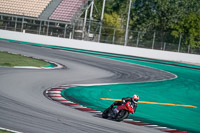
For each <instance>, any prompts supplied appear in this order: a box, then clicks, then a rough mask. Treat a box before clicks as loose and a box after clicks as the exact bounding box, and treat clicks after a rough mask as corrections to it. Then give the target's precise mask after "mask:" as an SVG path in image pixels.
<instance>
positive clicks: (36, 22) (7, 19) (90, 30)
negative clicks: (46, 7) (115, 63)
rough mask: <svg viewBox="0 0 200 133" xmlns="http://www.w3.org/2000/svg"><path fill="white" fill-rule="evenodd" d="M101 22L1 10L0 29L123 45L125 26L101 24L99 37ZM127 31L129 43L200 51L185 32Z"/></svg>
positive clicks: (160, 48) (181, 50)
mask: <svg viewBox="0 0 200 133" xmlns="http://www.w3.org/2000/svg"><path fill="white" fill-rule="evenodd" d="M100 25H101V23H100V22H98V21H94V20H93V21H87V22H86V24H84V20H83V19H79V20H74V21H73V22H71V23H65V22H59V21H51V20H40V19H38V18H28V17H23V16H21V17H20V16H17V17H16V16H14V15H13V16H11V15H10V16H7V15H6V14H0V29H4V30H11V31H18V32H26V33H32V34H40V35H47V36H55V37H61V38H70V39H78V40H86V41H94V42H101V43H108V44H115V45H124V41H125V40H124V38H125V29H116V28H112V27H106V26H104V25H102V31H101V35H100V40H99V38H98V37H99V29H100ZM84 26H85V27H84ZM128 35H129V36H128V40H127V46H130V47H139V48H148V49H156V50H163V51H173V52H181V53H191V54H200V48H191V47H190V45H185V44H184V36H182V35H179V37H178V38H175V37H174V36H172V35H171V33H170V32H164V33H161V32H159V31H146V32H142V31H132V30H129V33H128Z"/></svg>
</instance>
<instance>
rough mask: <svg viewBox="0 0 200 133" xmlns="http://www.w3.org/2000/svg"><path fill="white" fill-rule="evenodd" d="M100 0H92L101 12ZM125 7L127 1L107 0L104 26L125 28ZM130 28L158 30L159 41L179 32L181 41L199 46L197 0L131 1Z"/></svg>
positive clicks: (199, 25)
mask: <svg viewBox="0 0 200 133" xmlns="http://www.w3.org/2000/svg"><path fill="white" fill-rule="evenodd" d="M102 3H103V0H95V5H96V7H97V9H98V10H99V11H100V12H101V9H102ZM128 6H129V0H106V6H105V13H104V19H103V25H104V26H109V27H113V28H125V26H126V21H127V14H128ZM96 16H97V19H99V18H100V15H96ZM98 17H99V18H98ZM129 29H130V30H135V31H159V32H160V36H161V41H162V42H164V34H165V33H166V32H170V34H171V35H172V36H173V37H174V38H179V37H180V35H181V36H182V38H183V42H184V44H186V45H190V46H191V47H193V48H200V1H199V0H132V7H131V14H130V24H129ZM106 32H108V33H109V31H106ZM122 34H123V33H122Z"/></svg>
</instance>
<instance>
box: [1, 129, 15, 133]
mask: <svg viewBox="0 0 200 133" xmlns="http://www.w3.org/2000/svg"><path fill="white" fill-rule="evenodd" d="M0 133H13V132H10V131H5V130H1V129H0Z"/></svg>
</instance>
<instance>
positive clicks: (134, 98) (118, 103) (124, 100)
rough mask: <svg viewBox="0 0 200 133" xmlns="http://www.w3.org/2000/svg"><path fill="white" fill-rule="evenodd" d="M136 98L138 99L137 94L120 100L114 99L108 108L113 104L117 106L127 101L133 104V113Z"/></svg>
mask: <svg viewBox="0 0 200 133" xmlns="http://www.w3.org/2000/svg"><path fill="white" fill-rule="evenodd" d="M138 100H139V96H138V95H133V97H127V98H122V101H115V102H114V103H113V104H112V105H111V106H110V107H109V108H110V109H112V108H113V106H119V105H122V104H124V103H127V102H128V101H129V102H131V103H133V104H132V105H133V108H134V113H135V111H136V108H137V102H138Z"/></svg>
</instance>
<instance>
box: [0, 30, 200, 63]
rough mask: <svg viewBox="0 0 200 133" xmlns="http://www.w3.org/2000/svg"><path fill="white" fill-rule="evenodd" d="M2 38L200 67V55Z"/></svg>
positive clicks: (1, 33) (1, 34) (14, 35)
mask: <svg viewBox="0 0 200 133" xmlns="http://www.w3.org/2000/svg"><path fill="white" fill-rule="evenodd" d="M0 38H4V39H11V40H17V41H24V42H32V43H39V44H46V45H56V46H63V47H70V48H78V49H85V50H93V51H101V52H108V53H116V54H123V55H132V56H139V57H146V58H153V59H161V60H169V61H176V62H185V63H192V64H198V65H200V55H194V54H185V53H177V52H168V51H161V50H152V49H144V48H136V47H129V46H119V45H113V44H105V43H96V42H87V41H80V40H72V39H63V38H58V37H50V36H43V35H35V34H28V33H21V32H13V31H6V30H0Z"/></svg>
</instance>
